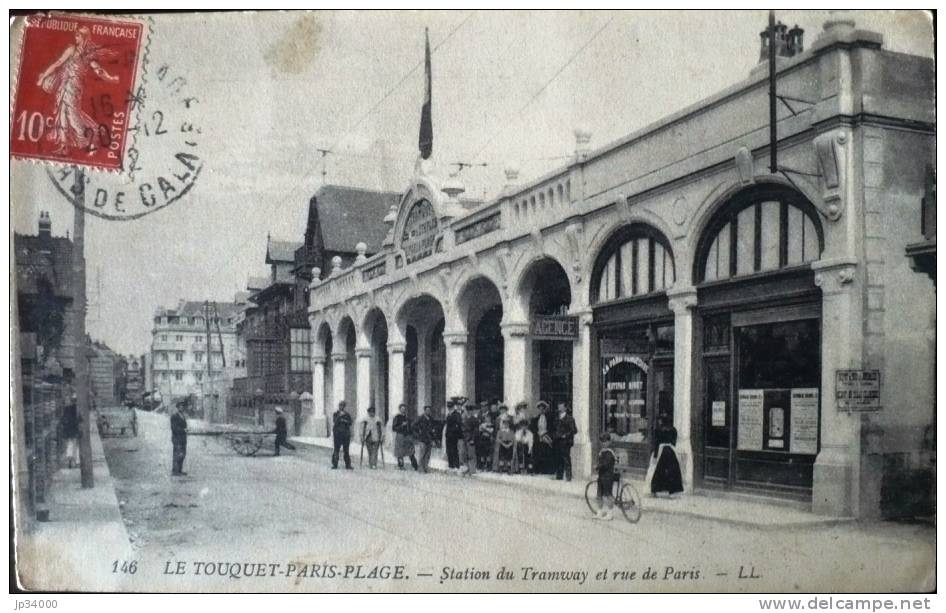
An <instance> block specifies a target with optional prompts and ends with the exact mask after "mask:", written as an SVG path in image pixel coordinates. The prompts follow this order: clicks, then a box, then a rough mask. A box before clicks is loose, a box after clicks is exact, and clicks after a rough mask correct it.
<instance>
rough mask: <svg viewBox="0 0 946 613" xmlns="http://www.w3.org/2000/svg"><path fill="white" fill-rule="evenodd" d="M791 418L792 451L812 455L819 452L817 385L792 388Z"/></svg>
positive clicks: (790, 446) (790, 443)
mask: <svg viewBox="0 0 946 613" xmlns="http://www.w3.org/2000/svg"><path fill="white" fill-rule="evenodd" d="M791 420H792V421H791V431H790V441H789V449H790V451H791V452H792V453H807V454H811V455H814V454H816V453H818V388H817V387H800V388H795V389H793V390H792V405H791Z"/></svg>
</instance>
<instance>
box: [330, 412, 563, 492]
mask: <svg viewBox="0 0 946 613" xmlns="http://www.w3.org/2000/svg"><path fill="white" fill-rule="evenodd" d="M367 414H368V415H367V417H365V418H364V419H362V420H360V421H359V422H358V424H357V425H356V424H355V420H354V419H353V417H352V415H351V414H350V413H349V412H348V408H347V405H346V403H345V401H341V402H340V403H339V405H338V410H337V411H335V413H334V414H333V415H332V439H333V451H332V468H333V469H337V468H338V465H339V460H344V462H345V468H346V469H351V468H352V464H351V454H350V450H349V446H350V444H351V441H352V440H353V438H354V436H353V435H355V434H357V436H358V440H359V441H360V443H361V445H362V448H363V449H364V450H366V451H367V453H368V466H369V467H371V468H377V466H378V452H379V450H380V451H381V453H382V454H383V453H384V452H383V443H384V427H385V424H384V421H382V419H381V418H380V417H379V416H378V415H377V413H376V411H375V409H374V407H369V408H368V410H367ZM391 430H392V431H393V432H394V458H395V460H396V461H397V466H398V468H399V469H401V470H404V469H405V468H406V463H407V462H408V461H409V462H410V465H411V467H412V468H413V469H414V470H416V471H418V472H424V473H426V472H428V471H429V466H430V455H431V451H432V450H433V447H434V446H435V442H436V441H439V440H441V430H440V426H439V425H438V424H437V423H436V422H435V421H434V419H433V417H432V416H431V407H430V406H429V405H427V406H424V407H423V409H422V410H421V412H420V414H419V415H418V416H417V417H416V418H415V419H413V420H412V419H411V418H410V417H409V416H408V415H407V406H406V405H404V404H402V405H400V406H398V409H397V414H396V415H395V416H394V419H393V421H392V423H391ZM577 433H578V429H577V428H576V426H575V419H574V418H573V417H572V415H571V409H570V408H569V406H568V404H567V403H565V402H561V403H559V404H558V411H557V412H555V413H552V412H551V411H550V410H549V405H548V403H546V402H544V401H543V402H539V403H538V404H537V405H536V409H535V411H533V412H530V411H528V405H527V404H526V403H525V402H520V403H519V404H517V405H516V406H515V407H514V409H513V410H510V409H509V407H508V406H506V405H503V404H501V403H499V402H498V401H494V402H493V403H488V402H485V401H484V402H481V403H480V404H479V405H476V404H466V403H465V399H463V398H454V399H452V400H450V401H449V402H448V403H447V416H446V420H445V421H444V424H443V432H442V436H443V438H442V440H443V445H444V447H445V448H446V454H447V465H448V468H449V470H450V471H451V472H455V473H459V474H463V475H474V474H476V472H477V471H493V472H500V473H507V474H539V473H546V474H552V473H554V474H555V478H556V479H566V480H569V481H570V480H571V478H572V462H571V449H572V446H573V445H574V442H575V435H576V434H577Z"/></svg>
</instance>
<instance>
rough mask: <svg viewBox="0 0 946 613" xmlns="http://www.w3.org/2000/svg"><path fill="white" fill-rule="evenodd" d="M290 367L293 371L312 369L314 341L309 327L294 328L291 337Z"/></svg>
mask: <svg viewBox="0 0 946 613" xmlns="http://www.w3.org/2000/svg"><path fill="white" fill-rule="evenodd" d="M289 341H290V343H289V369H290V370H292V371H293V372H309V371H310V370H311V369H312V366H311V360H310V356H311V354H312V343H311V341H310V340H309V329H308V328H292V329H291V330H290V338H289Z"/></svg>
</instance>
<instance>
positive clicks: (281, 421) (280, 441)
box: [273, 407, 296, 455]
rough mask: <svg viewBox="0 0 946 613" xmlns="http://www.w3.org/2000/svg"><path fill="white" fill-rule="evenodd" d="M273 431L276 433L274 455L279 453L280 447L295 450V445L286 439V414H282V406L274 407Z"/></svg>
mask: <svg viewBox="0 0 946 613" xmlns="http://www.w3.org/2000/svg"><path fill="white" fill-rule="evenodd" d="M273 432H275V433H276V455H279V448H280V447H285V448H286V449H292V450H293V451H295V450H296V447H295V445H293V444H292V443H290V442H288V441H287V433H286V416H285V415H283V412H282V407H276V429H275V430H273Z"/></svg>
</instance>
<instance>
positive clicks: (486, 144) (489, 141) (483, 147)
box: [468, 16, 615, 160]
mask: <svg viewBox="0 0 946 613" xmlns="http://www.w3.org/2000/svg"><path fill="white" fill-rule="evenodd" d="M614 19H615V18H614V16H612V17H611V18H610V19H608V20H607V21H606V22H605V23H604V25H602V26H601V27H600V28H598V29H597V30H596V31H595V32H594V34H592V35H591V36H590V37H589V38H588V40H586V41H585V42H584V44H582V45H581V46H580V47H579V48H578V49H577V50H575V52H574V53H572V54H571V56H570V57H569V58H568V60H566V62H565V63H564V64H562V66H561V67H560V68H559V69H558V70H557V71H555V74H553V75H552V76H551V77H550V78H549V79H548V80H547V81H546V82H545V84H544V85H542V87H540V88H539V89H538V91H536V92H535V94H533V95H532V97H531V98H529V100H528V101H527V102H526V103H525V104H523V105H522V106H521V107H520V108H519V110H518V111H516V113H515V115H514V119H518V118H519V116H520V115H522V112H523V111H525V110H526V109H527V108H529V106H530V105H531V104H532V103H533V102H535V101H536V99H538V97H539V96H541V95H542V93H543V92H545V90H546V89H548V87H549V85H551V84H552V82H553V81H555V79H557V78H558V76H559V75H561V74H562V73H563V72H565V69H567V68H568V67H569V66H571V64H572V62H574V61H575V60H576V59H577V58H578V56H579V55H581V54H582V52H584V50H585V49H587V48H588V47H589V46H590V45H591V43H593V42H594V41H595V40H596V39H597V38H598V36H600V35H601V33H602V32H604V30H605V29H606V28H607V27H608V26H609V25H611V23H612V22H613V21H614ZM507 124H508V122H507ZM507 124H504V125H503V126H502V127H501V128H500V129H498V130H495V131H494V132H493V133H492V134H491V135H490V137H489V138H487V139H486V142H484V143H483V144H482V145H481V146H480V148H479V149H477V150H476V153H474V154H473V155H471V156H470V157H469V158H468V159H471V160H476V159H478V158H479V156H480V154H482V153H483V151H485V150H486V148H487V147H489V146H490V145H491V144H492V143H493V141H494V140H495V139H496V137H497V136H499V134H500V133H501V132H502V131H503V130H504V129H505V128H506V125H507Z"/></svg>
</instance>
